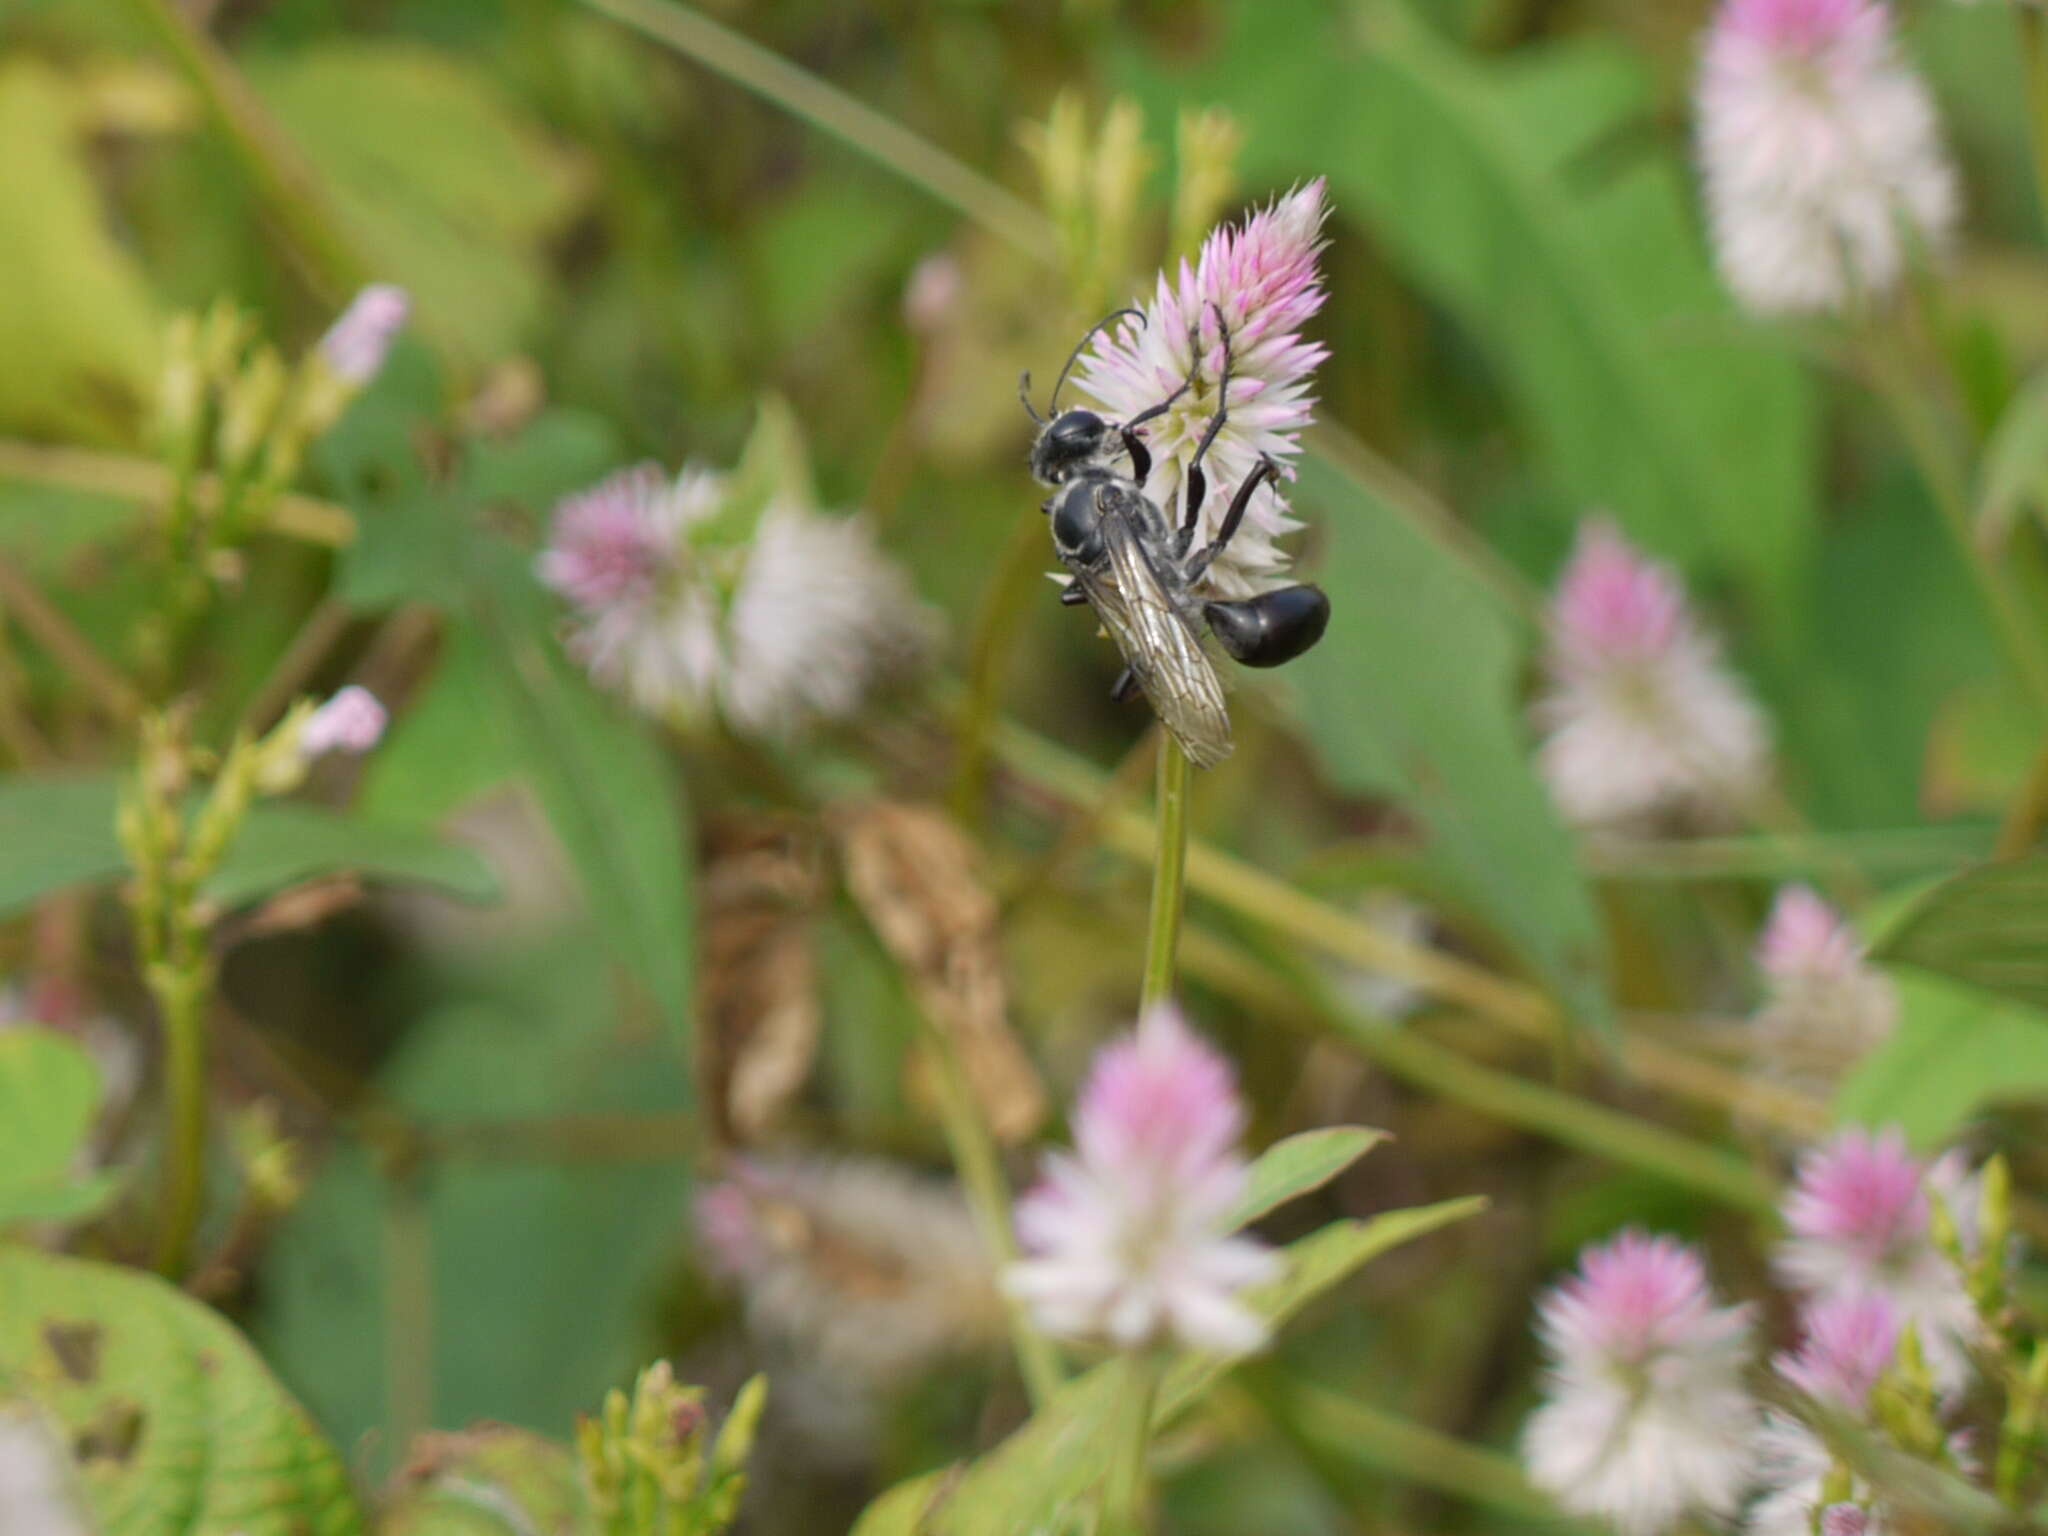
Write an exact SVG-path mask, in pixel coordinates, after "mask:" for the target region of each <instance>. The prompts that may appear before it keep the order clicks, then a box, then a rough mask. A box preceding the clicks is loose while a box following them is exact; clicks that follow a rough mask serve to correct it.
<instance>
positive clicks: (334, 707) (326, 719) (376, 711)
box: [299, 684, 390, 758]
mask: <svg viewBox="0 0 2048 1536" xmlns="http://www.w3.org/2000/svg"><path fill="white" fill-rule="evenodd" d="M389 718H390V717H389V715H388V714H387V713H386V712H385V709H384V706H383V705H382V704H380V703H378V702H377V696H376V695H375V694H373V693H371V692H370V690H369V689H367V688H359V687H356V686H355V685H354V684H351V685H350V686H348V687H346V688H344V689H342V690H341V692H339V693H337V694H336V695H335V696H334V697H333V698H331V699H329V700H328V701H327V702H326V703H325V704H322V705H321V706H320V707H319V708H318V709H316V710H314V711H313V714H312V717H311V718H310V719H308V720H307V721H306V724H305V728H304V729H303V730H301V731H300V733H299V751H300V753H301V754H302V755H303V756H305V757H307V758H315V757H324V756H326V755H327V754H328V753H329V752H345V753H348V754H351V755H356V754H360V753H364V752H367V751H369V750H370V749H371V748H372V747H374V746H376V745H377V743H378V742H379V741H381V740H383V739H384V727H385V725H386V724H387V723H388V722H389Z"/></svg>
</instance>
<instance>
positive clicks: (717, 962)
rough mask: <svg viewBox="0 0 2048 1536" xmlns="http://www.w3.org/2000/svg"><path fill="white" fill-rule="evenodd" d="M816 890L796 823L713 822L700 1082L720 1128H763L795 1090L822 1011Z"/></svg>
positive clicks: (730, 1132) (761, 1131)
mask: <svg viewBox="0 0 2048 1536" xmlns="http://www.w3.org/2000/svg"><path fill="white" fill-rule="evenodd" d="M820 889H821V880H820V877H819V873H818V859H817V853H816V849H815V848H814V847H813V846H812V844H811V842H810V839H809V838H808V837H807V836H806V834H805V832H804V830H803V829H802V828H800V827H796V826H792V825H789V824H784V823H764V822H758V821H757V822H749V823H744V824H741V823H729V824H726V825H723V826H720V827H718V828H716V829H714V831H713V834H712V849H711V854H710V862H709V864H708V866H707V870H706V874H705V880H704V938H703V943H704V955H703V967H702V970H701V972H700V978H701V979H700V987H701V998H700V1017H701V1019H702V1021H703V1041H704V1046H703V1049H704V1054H705V1082H706V1084H707V1088H708V1092H709V1094H710V1100H711V1104H712V1108H713V1112H714V1114H715V1115H716V1117H717V1120H718V1123H719V1129H720V1131H721V1133H722V1134H723V1135H724V1136H725V1137H726V1138H728V1139H729V1140H732V1141H735V1142H739V1143H742V1144H751V1143H754V1142H757V1141H759V1140H760V1139H761V1138H762V1137H763V1136H764V1135H766V1134H767V1133H768V1132H769V1131H770V1130H771V1129H773V1128H774V1126H775V1125H776V1124H777V1122H778V1121H780V1119H781V1118H782V1116H783V1114H784V1113H785V1111H787V1109H788V1108H789V1105H790V1103H791V1102H792V1101H793V1100H794V1099H795V1098H796V1096H797V1095H798V1094H799V1093H801V1092H802V1090H803V1086H804V1083H805V1082H806V1081H807V1080H808V1078H809V1077H810V1073H811V1066H812V1063H813V1062H814V1061H815V1060H816V1058H817V1053H818V1037H819V1032H820V1029H821V1027H822V1024H823V1010H822V1008H821V1006H820V1004H819V1000H818V966H817V956H816V953H815V951H814V949H813V946H812V935H811V918H812V914H813V912H814V911H815V909H816V906H817V902H818V897H819V894H820Z"/></svg>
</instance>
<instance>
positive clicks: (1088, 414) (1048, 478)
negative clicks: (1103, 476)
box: [1031, 410, 1116, 485]
mask: <svg viewBox="0 0 2048 1536" xmlns="http://www.w3.org/2000/svg"><path fill="white" fill-rule="evenodd" d="M1115 441H1116V439H1115V436H1114V434H1113V433H1112V432H1111V431H1110V427H1109V423H1108V422H1106V421H1104V420H1103V419H1102V418H1101V417H1100V416H1098V415H1096V414H1095V413H1094V412H1093V411H1084V410H1072V411H1062V412H1060V414H1059V415H1057V416H1055V417H1054V418H1053V419H1052V420H1051V421H1049V422H1047V423H1046V424H1045V427H1044V429H1043V430H1042V431H1041V432H1040V433H1039V434H1038V441H1037V442H1035V443H1033V444H1032V445H1031V475H1032V478H1033V479H1035V480H1037V481H1038V482H1039V484H1041V485H1064V484H1065V483H1066V482H1067V481H1068V480H1071V479H1072V478H1073V477H1074V476H1075V475H1076V474H1078V473H1079V472H1080V471H1082V470H1084V469H1088V468H1090V467H1092V466H1094V465H1096V464H1099V463H1101V462H1102V460H1103V458H1104V456H1105V455H1106V453H1107V451H1108V449H1109V447H1110V445H1111V444H1113V443H1114V442H1115Z"/></svg>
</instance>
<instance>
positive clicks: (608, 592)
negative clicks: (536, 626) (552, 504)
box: [537, 465, 933, 737]
mask: <svg viewBox="0 0 2048 1536" xmlns="http://www.w3.org/2000/svg"><path fill="white" fill-rule="evenodd" d="M726 492H727V481H726V478H725V477H724V476H722V475H719V474H716V473H713V472H712V471H709V470H706V469H701V468H697V467H694V466H693V467H689V468H685V469H684V470H683V472H682V473H681V474H680V475H679V476H677V477H676V479H675V480H674V481H672V482H671V481H669V480H667V479H666V478H664V477H663V475H662V474H661V472H660V471H659V470H657V469H656V468H654V467H653V466H651V465H643V466H641V467H639V468H636V469H629V470H625V471H622V472H621V473H619V474H616V475H614V476H612V477H611V478H610V479H608V480H606V481H604V482H603V483H602V484H600V485H597V486H595V487H593V488H592V489H590V490H588V491H585V492H583V493H582V494H580V495H577V496H572V497H570V498H569V499H568V500H566V501H564V502H563V503H562V504H561V506H560V507H559V508H557V509H556V512H555V520H554V529H553V533H552V537H551V541H550V543H549V546H548V548H547V549H546V550H545V551H544V552H543V553H542V555H541V556H540V559H539V561H538V563H537V569H538V571H539V574H540V577H541V580H542V581H544V582H546V583H547V584H548V585H549V586H550V587H552V588H554V589H555V591H557V592H558V593H560V594H561V595H562V596H563V597H564V598H565V599H566V600H567V601H568V602H569V603H570V604H571V605H572V606H573V607H574V608H575V610H576V615H577V622H576V628H575V631H574V633H573V635H572V636H571V639H570V646H571V649H572V650H573V651H574V652H575V654H576V656H577V657H578V659H579V660H581V661H582V662H583V663H584V665H585V666H587V667H588V668H589V669H590V673H591V675H592V676H593V677H594V678H595V679H597V681H598V682H599V683H601V684H603V685H605V686H606V687H609V688H614V689H616V690H618V691H619V692H621V693H623V694H624V695H626V697H628V698H629V699H631V700H632V702H633V703H634V704H635V705H636V706H637V707H638V708H640V709H642V710H644V711H646V712H647V713H649V714H651V715H655V716H657V717H660V718H663V719H670V720H679V721H684V722H693V721H698V720H701V719H703V718H704V717H706V716H707V715H709V714H710V713H712V712H713V711H716V712H718V713H719V714H721V715H722V716H723V717H724V718H725V720H726V721H727V722H728V723H729V724H730V725H732V726H733V728H734V729H736V730H738V731H740V732H742V733H744V734H748V735H753V736H758V737H772V736H780V735H786V734H789V733H790V732H792V731H795V730H798V729H800V728H801V727H802V726H804V725H806V724H808V723H810V722H812V721H816V720H821V719H823V720H841V719H846V718H849V717H851V716H852V715H854V714H856V713H857V712H858V711H859V709H860V708H861V706H862V705H863V704H864V703H865V702H866V701H867V699H868V697H869V696H870V695H871V694H872V693H873V692H874V690H875V689H876V688H877V687H879V686H880V685H881V684H883V683H884V682H886V681H888V680H889V679H890V678H891V677H893V676H895V675H898V674H900V673H902V672H906V671H909V670H912V669H914V668H915V666H916V665H917V663H918V662H919V661H920V660H921V659H922V657H923V655H924V653H925V652H926V650H927V649H928V647H929V645H930V642H931V638H932V629H933V621H932V618H931V615H930V614H929V612H928V611H927V610H926V609H925V608H923V607H922V606H921V605H920V604H919V603H918V601H917V599H916V596H915V594H914V593H913V591H912V590H911V587H910V583H909V581H908V579H907V578H906V577H905V576H904V574H903V572H902V571H901V570H900V569H899V568H898V567H897V566H895V565H894V564H893V563H892V562H891V561H890V560H889V559H888V558H887V557H886V556H885V555H884V554H883V553H882V552H881V549H880V548H879V547H878V546H877V544H876V543H875V540H874V535H873V532H872V530H871V529H870V528H869V527H868V525H867V524H866V523H865V522H863V521H862V520H860V519H858V518H841V517H831V516H826V515H823V514H820V513H816V512H813V511H810V510H809V509H808V508H804V507H799V506H796V505H793V504H791V503H790V502H788V501H778V502H775V503H773V504H771V505H770V506H769V507H768V508H767V509H766V510H765V511H763V512H762V513H761V514H760V516H759V518H758V520H757V521H756V522H755V524H754V526H753V528H752V529H751V531H750V532H749V533H747V535H746V536H744V537H740V538H736V537H735V535H734V531H733V530H730V529H727V528H724V527H722V526H721V525H720V523H719V516H720V514H721V512H722V511H723V510H724V508H725V506H726Z"/></svg>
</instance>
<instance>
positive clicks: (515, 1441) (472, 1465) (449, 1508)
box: [377, 1424, 591, 1536]
mask: <svg viewBox="0 0 2048 1536" xmlns="http://www.w3.org/2000/svg"><path fill="white" fill-rule="evenodd" d="M590 1519H591V1516H590V1511H589V1501H588V1500H587V1499H586V1498H585V1496H584V1492H583V1483H582V1480H581V1478H580V1477H579V1476H578V1474H577V1470H576V1460H575V1458H574V1457H573V1456H571V1455H570V1454H569V1452H568V1451H567V1450H566V1449H565V1448H563V1447H562V1446H559V1445H557V1444H555V1443H554V1442H553V1441H552V1440H546V1439H543V1438H542V1437H541V1436H539V1435H536V1434H532V1433H530V1432H529V1431H527V1430H523V1429H513V1428H511V1427H510V1426H508V1425H504V1424H487V1425H483V1426H481V1427H479V1428H477V1429H473V1430H471V1431H469V1432H468V1433H467V1434H461V1435H437V1436H434V1437H433V1438H432V1439H431V1440H428V1441H426V1442H423V1443H422V1444H420V1445H417V1446H415V1447H414V1448H413V1450H412V1453H411V1454H410V1455H409V1456H408V1458H407V1466H406V1472H405V1481H404V1486H403V1487H402V1488H401V1489H400V1490H399V1491H398V1493H397V1494H396V1496H395V1497H394V1498H393V1499H392V1501H391V1503H390V1504H389V1505H387V1506H386V1507H385V1509H384V1511H383V1516H382V1518H381V1519H380V1520H379V1521H378V1522H377V1536H534V1533H554V1532H563V1533H568V1532H578V1531H584V1530H586V1529H589V1522H590Z"/></svg>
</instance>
